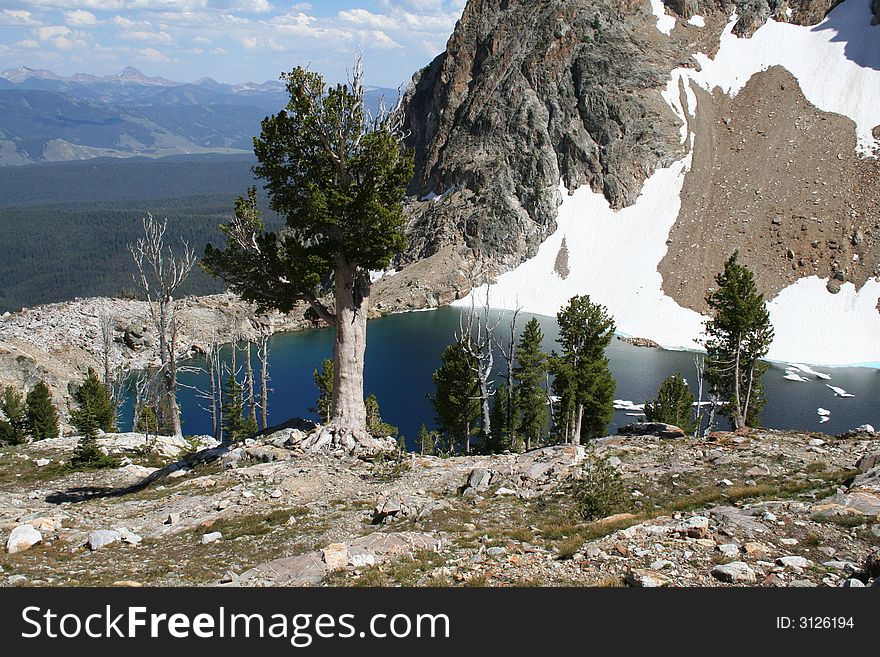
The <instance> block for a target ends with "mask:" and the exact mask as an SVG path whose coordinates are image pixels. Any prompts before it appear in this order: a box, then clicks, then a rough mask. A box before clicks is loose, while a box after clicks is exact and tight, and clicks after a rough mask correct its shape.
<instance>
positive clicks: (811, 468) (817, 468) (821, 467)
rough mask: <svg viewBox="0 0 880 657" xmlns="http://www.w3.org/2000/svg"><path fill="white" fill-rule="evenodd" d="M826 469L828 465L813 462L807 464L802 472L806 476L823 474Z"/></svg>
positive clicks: (823, 462)
mask: <svg viewBox="0 0 880 657" xmlns="http://www.w3.org/2000/svg"><path fill="white" fill-rule="evenodd" d="M827 469H828V464H827V463H825V461H813V462H812V463H807V465H806V466H805V467H804V472H806V473H808V474H816V473H818V472H824V471H825V470H827Z"/></svg>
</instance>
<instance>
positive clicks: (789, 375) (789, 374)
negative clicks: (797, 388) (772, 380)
mask: <svg viewBox="0 0 880 657" xmlns="http://www.w3.org/2000/svg"><path fill="white" fill-rule="evenodd" d="M782 378H783V379H788V380H789V381H800V382H801V383H809V381H810V380H809V379H807V378H804V377H802V376H801V375H800V374H798V373H797V372H793V371H791V370H787V371H786V372H785V376H784V377H782Z"/></svg>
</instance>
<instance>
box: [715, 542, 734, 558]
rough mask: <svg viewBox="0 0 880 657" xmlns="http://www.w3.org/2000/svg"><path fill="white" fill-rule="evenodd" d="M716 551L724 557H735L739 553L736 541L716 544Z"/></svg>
mask: <svg viewBox="0 0 880 657" xmlns="http://www.w3.org/2000/svg"><path fill="white" fill-rule="evenodd" d="M718 551H719V552H720V553H721V554H723V555H724V556H725V557H735V556H737V555H738V554H739V545H737V544H736V543H725V544H724V545H719V546H718Z"/></svg>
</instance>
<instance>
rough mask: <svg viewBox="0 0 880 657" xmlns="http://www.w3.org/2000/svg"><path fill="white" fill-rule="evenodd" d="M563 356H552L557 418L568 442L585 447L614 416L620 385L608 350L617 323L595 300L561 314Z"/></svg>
mask: <svg viewBox="0 0 880 657" xmlns="http://www.w3.org/2000/svg"><path fill="white" fill-rule="evenodd" d="M556 320H557V322H558V323H559V337H557V339H556V340H557V342H559V344H560V346H561V348H562V353H561V354H556V353H555V352H554V353H553V355H552V357H551V370H552V372H553V374H554V375H555V377H556V378H555V380H554V382H553V391H554V393H555V394H556V395H557V396H558V397H560V403H559V405H558V407H557V412H556V417H555V418H554V420H555V423H556V427H557V432H558V433H560V434H561V437H562V438H563V439H564V440H565V441H566V442H571V443H575V444H580V442H581V440H582V439H586V440H589V439H591V438H597V437H599V436H601V435H602V434H603V433H605V431H606V430H607V429H608V423H609V422H611V418H612V417H613V416H614V390H615V387H616V382H615V381H614V377H613V376H612V375H611V370H610V369H609V367H608V359H607V358H606V357H605V349H606V348H607V347H608V345H609V344H610V343H611V339H612V338H613V337H614V328H615V326H614V320H613V319H612V318H611V316H610V315H609V314H608V311H607V310H606V309H605V307H604V306H600V305H599V304H595V303H593V302H592V301H590V297H589V296H587V295H584V296H575V297H572V298H571V300H570V301H569V302H568V305H567V306H566V307H565V308H563V309H562V310H560V311H559V313H558V314H557V315H556Z"/></svg>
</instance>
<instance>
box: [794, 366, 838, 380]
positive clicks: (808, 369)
mask: <svg viewBox="0 0 880 657" xmlns="http://www.w3.org/2000/svg"><path fill="white" fill-rule="evenodd" d="M791 369H793V370H799V371H801V372H803V373H804V374H809V375H811V376H815V377H816V378H817V379H824V380H826V381H830V380H831V377H830V376H829V375H828V374H825V373H824V372H817V371H816V370H814V369H813V368H812V367H809V366H807V365H802V364H800V363H792V364H791Z"/></svg>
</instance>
